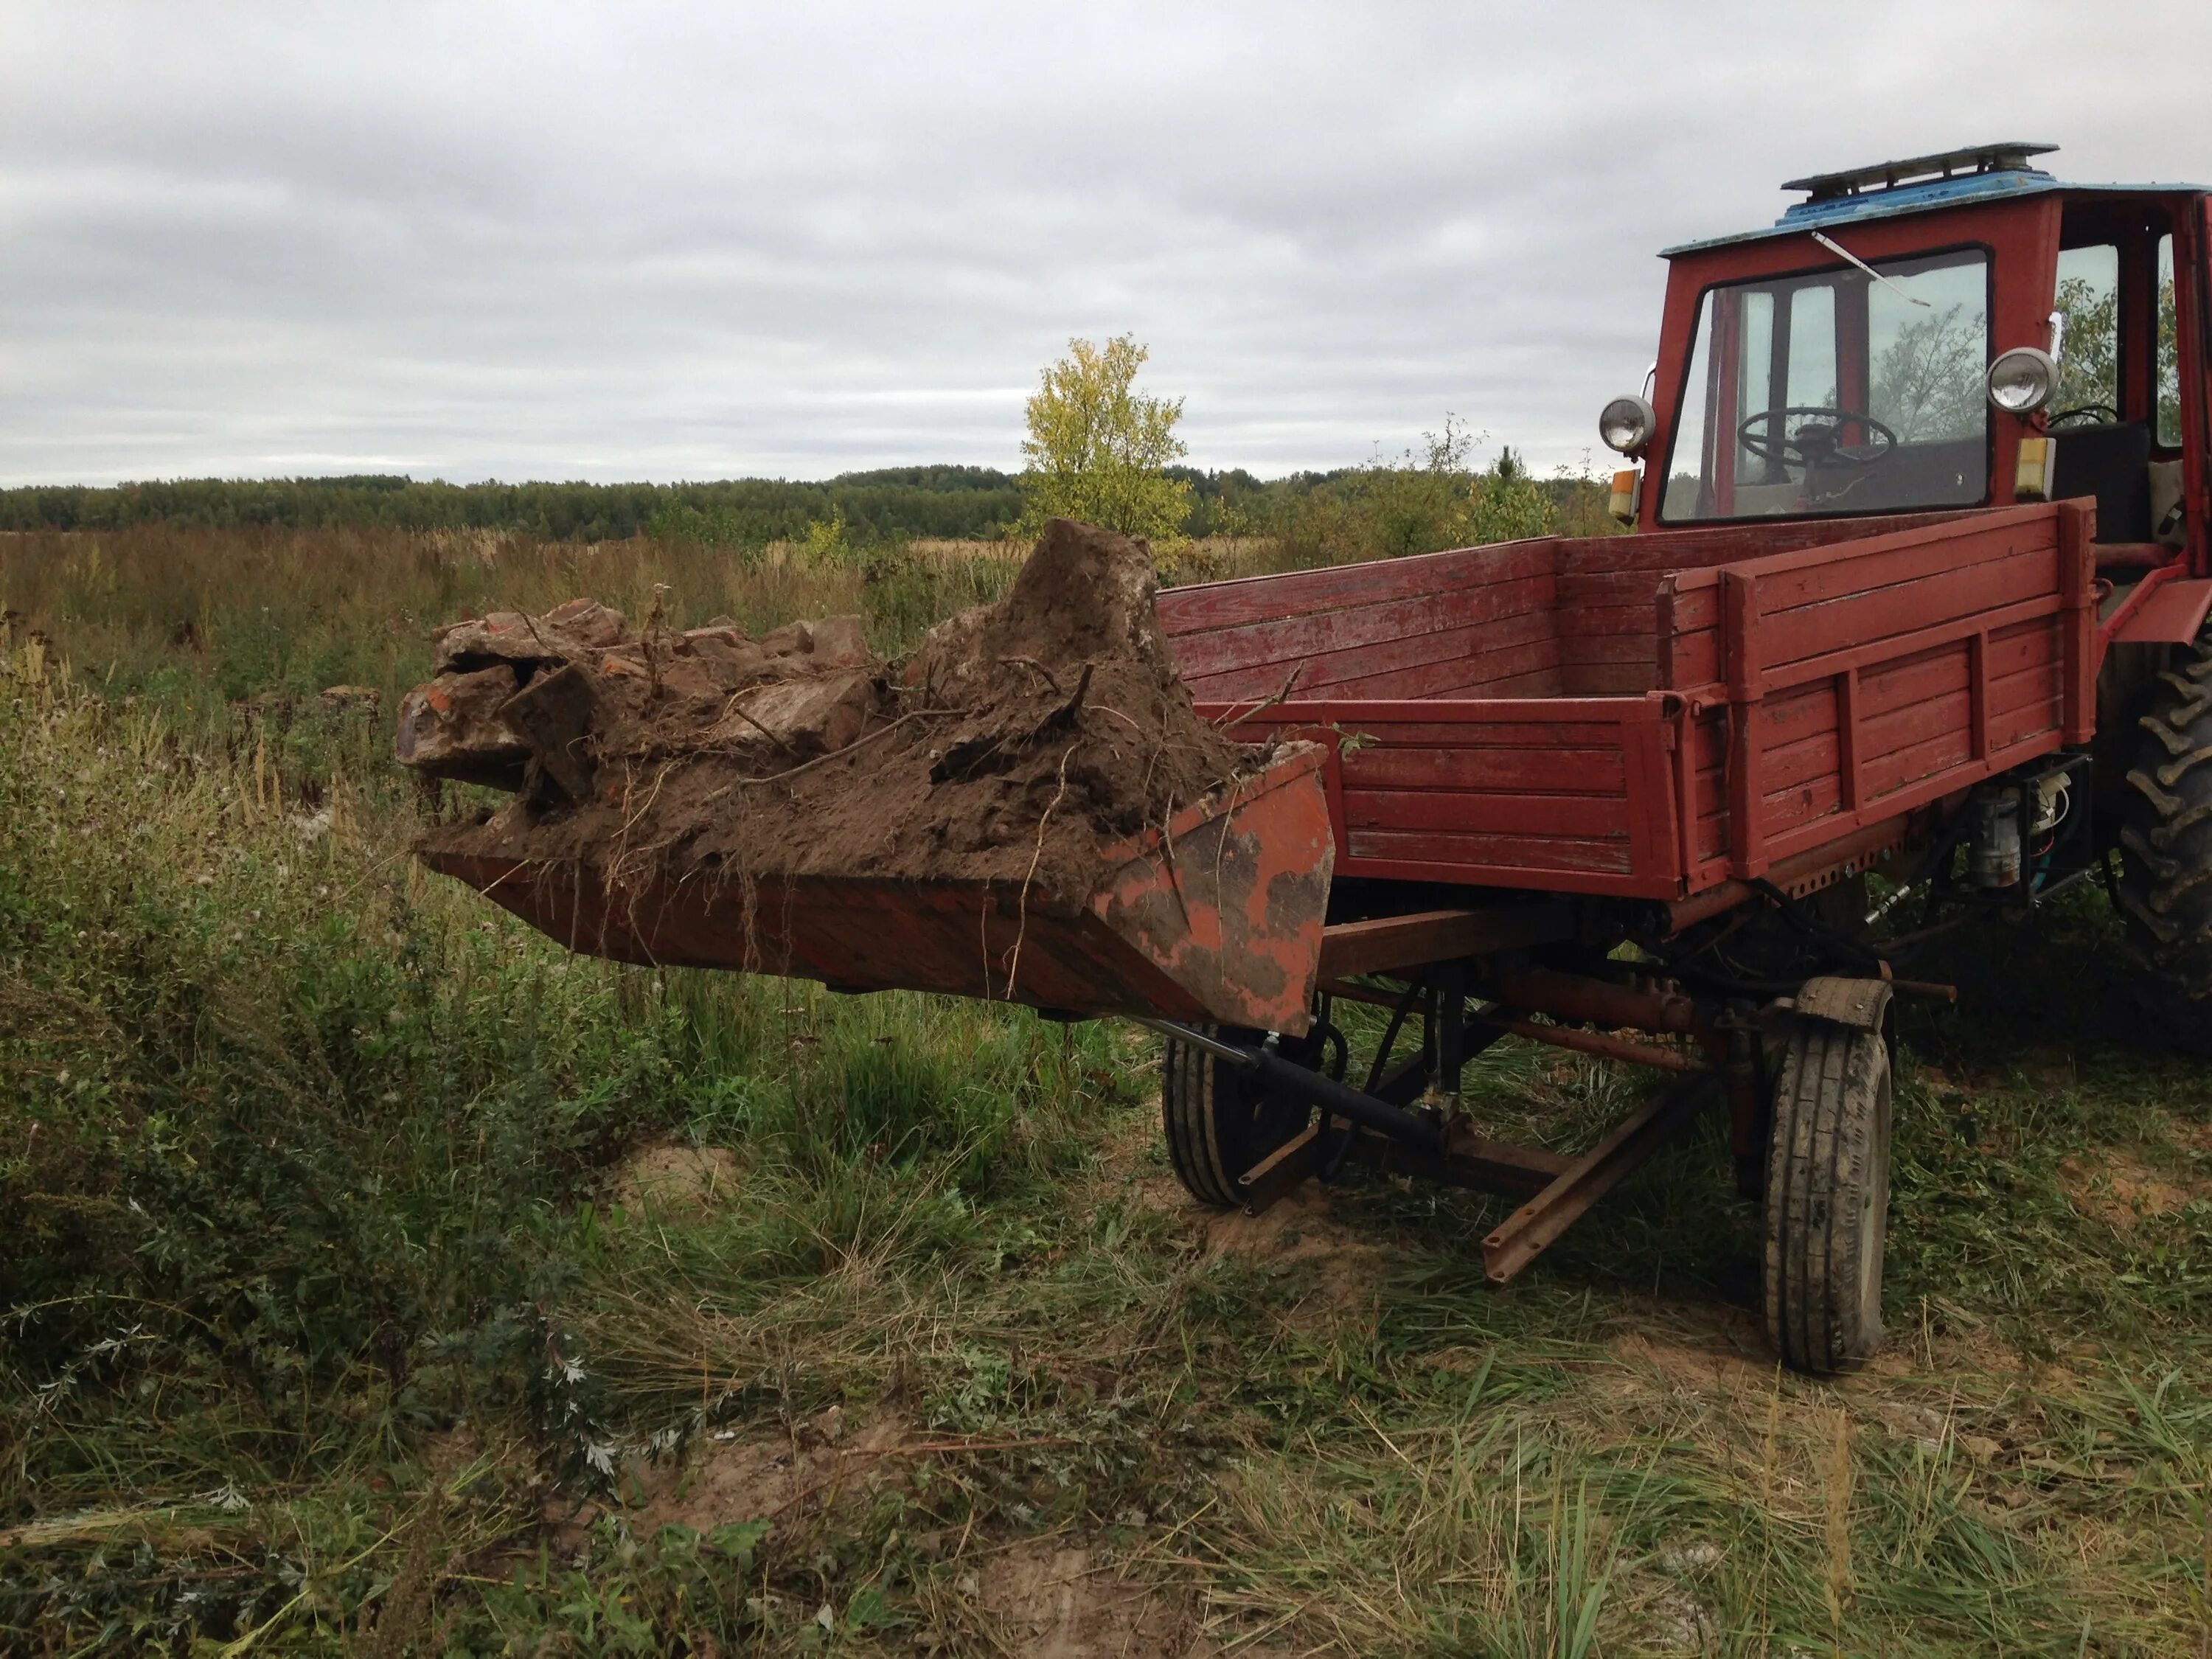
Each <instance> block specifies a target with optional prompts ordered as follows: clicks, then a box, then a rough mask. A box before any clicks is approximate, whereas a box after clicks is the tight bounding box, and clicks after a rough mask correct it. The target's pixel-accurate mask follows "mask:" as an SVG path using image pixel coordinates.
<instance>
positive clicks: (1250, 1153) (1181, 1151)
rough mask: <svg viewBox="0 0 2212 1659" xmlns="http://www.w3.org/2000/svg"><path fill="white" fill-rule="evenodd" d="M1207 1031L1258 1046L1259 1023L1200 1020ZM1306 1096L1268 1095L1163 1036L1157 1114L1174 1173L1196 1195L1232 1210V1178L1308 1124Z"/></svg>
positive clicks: (1239, 1200) (1236, 1199) (1235, 1202)
mask: <svg viewBox="0 0 2212 1659" xmlns="http://www.w3.org/2000/svg"><path fill="white" fill-rule="evenodd" d="M1197 1029H1199V1030H1202V1031H1204V1032H1205V1033H1206V1035H1208V1036H1219V1037H1221V1038H1223V1039H1224V1040H1225V1041H1227V1042H1238V1043H1245V1044H1249V1045H1252V1046H1255V1047H1256V1046H1257V1045H1258V1044H1259V1043H1260V1042H1261V1041H1262V1038H1263V1034H1262V1033H1261V1032H1258V1031H1247V1030H1238V1029H1236V1028H1234V1027H1230V1028H1223V1027H1219V1026H1212V1025H1206V1026H1200V1027H1199V1028H1197ZM1311 1115H1312V1109H1311V1108H1310V1107H1309V1106H1308V1105H1307V1104H1306V1103H1305V1102H1304V1101H1302V1100H1301V1101H1287V1100H1279V1099H1273V1098H1271V1097H1269V1095H1268V1094H1267V1091H1265V1090H1263V1089H1261V1087H1260V1086H1259V1085H1258V1084H1257V1083H1255V1081H1254V1080H1253V1079H1252V1078H1251V1077H1250V1076H1249V1074H1248V1073H1244V1072H1242V1071H1239V1070H1238V1069H1237V1067H1236V1066H1231V1064H1230V1063H1229V1062H1228V1061H1227V1060H1222V1059H1220V1058H1218V1056H1216V1055H1213V1054H1208V1053H1207V1052H1206V1050H1205V1049H1203V1048H1199V1047H1198V1046H1197V1045H1196V1044H1194V1043H1189V1042H1180V1041H1178V1040H1177V1039H1176V1038H1174V1037H1170V1038H1169V1039H1168V1040H1167V1045H1166V1047H1165V1048H1164V1049H1163V1050H1162V1051H1161V1054H1160V1121H1161V1127H1163V1128H1164V1129H1165V1131H1166V1133H1167V1143H1168V1162H1169V1163H1170V1164H1171V1165H1173V1166H1174V1169H1175V1172H1176V1180H1178V1181H1180V1182H1182V1184H1183V1189H1184V1190H1185V1191H1186V1192H1188V1193H1189V1194H1190V1195H1191V1196H1192V1197H1193V1198H1194V1199H1196V1200H1198V1201H1199V1202H1200V1203H1201V1204H1203V1205H1206V1206H1208V1207H1209V1208H1212V1209H1216V1210H1233V1209H1236V1208H1237V1206H1240V1205H1242V1204H1243V1202H1244V1194H1243V1189H1242V1188H1239V1187H1238V1186H1237V1178H1238V1177H1239V1176H1242V1175H1243V1174H1244V1173H1245V1171H1246V1170H1249V1169H1251V1168H1252V1166H1253V1165H1254V1164H1257V1163H1259V1162H1260V1160H1261V1158H1265V1157H1267V1154H1268V1153H1270V1152H1273V1151H1274V1150H1275V1149H1276V1148H1277V1147H1278V1146H1281V1145H1282V1144H1283V1143H1284V1142H1285V1141H1286V1140H1288V1139H1291V1136H1293V1135H1295V1134H1297V1133H1298V1131H1300V1130H1301V1129H1303V1128H1304V1127H1306V1120H1307V1119H1308V1118H1309V1117H1310V1116H1311Z"/></svg>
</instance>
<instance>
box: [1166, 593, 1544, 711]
mask: <svg viewBox="0 0 2212 1659" xmlns="http://www.w3.org/2000/svg"><path fill="white" fill-rule="evenodd" d="M1552 637H1553V617H1552V613H1551V612H1550V611H1545V610H1535V611H1522V612H1518V613H1516V614H1514V615H1510V616H1505V617H1496V618H1493V619H1492V620H1490V621H1487V622H1478V623H1464V624H1461V625H1459V626H1455V627H1451V628H1437V629H1431V630H1427V631H1425V632H1419V633H1410V634H1404V635H1399V636H1397V637H1395V638H1393V639H1386V640H1378V641H1373V642H1371V643H1369V644H1365V645H1358V646H1347V647H1344V648H1343V649H1341V650H1334V651H1317V652H1315V653H1313V654H1311V655H1310V656H1307V657H1304V658H1301V659H1297V660H1296V661H1265V662H1261V661H1255V662H1249V663H1243V664H1240V665H1231V666H1228V667H1217V668H1212V669H1208V670H1204V671H1200V670H1195V669H1193V668H1190V667H1188V665H1182V664H1178V667H1179V668H1180V669H1181V671H1182V679H1183V683H1184V684H1186V685H1188V686H1189V687H1190V688H1191V695H1192V696H1194V697H1196V698H1199V699H1200V700H1204V701H1212V700H1216V699H1219V700H1225V701H1234V700H1236V699H1237V698H1243V697H1252V696H1268V695H1270V694H1272V693H1273V692H1275V691H1279V690H1281V689H1282V686H1283V683H1284V681H1285V680H1286V679H1287V678H1289V677H1290V671H1291V670H1292V669H1293V668H1295V669H1296V670H1297V676H1298V678H1297V685H1296V687H1295V689H1294V695H1295V696H1297V697H1298V699H1299V700H1300V701H1304V700H1305V699H1307V698H1309V697H1311V696H1317V695H1322V694H1326V695H1328V696H1372V695H1376V693H1372V692H1367V691H1362V690H1352V689H1349V688H1352V687H1354V686H1364V685H1365V684H1369V683H1370V682H1387V681H1388V679H1389V676H1390V675H1391V674H1393V673H1395V672H1396V671H1403V670H1413V669H1423V668H1428V667H1430V666H1431V665H1436V664H1439V663H1441V664H1448V665H1455V666H1456V665H1464V664H1479V663H1480V659H1483V658H1484V657H1486V656H1487V655H1489V654H1491V653H1492V652H1495V651H1499V650H1507V649H1513V648H1516V647H1523V646H1527V645H1529V644H1531V643H1534V642H1541V641H1547V640H1549V639H1551V638H1552ZM1383 695H1389V694H1388V693H1384V694H1383Z"/></svg>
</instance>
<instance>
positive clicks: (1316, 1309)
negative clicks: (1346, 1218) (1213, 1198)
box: [1176, 1182, 1384, 1325]
mask: <svg viewBox="0 0 2212 1659" xmlns="http://www.w3.org/2000/svg"><path fill="white" fill-rule="evenodd" d="M1176 1191H1177V1192H1178V1193H1180V1192H1181V1191H1182V1188H1176ZM1191 1212H1192V1215H1193V1217H1194V1220H1195V1222H1196V1225H1197V1231H1198V1235H1199V1239H1200V1248H1201V1249H1203V1251H1204V1252H1205V1255H1206V1258H1207V1259H1208V1260H1219V1259H1221V1258H1224V1257H1229V1258H1233V1259H1235V1260H1237V1261H1246V1262H1249V1263H1251V1264H1253V1265H1254V1266H1256V1267H1262V1268H1264V1269H1265V1270H1266V1271H1267V1273H1268V1274H1269V1276H1270V1277H1274V1276H1282V1277H1285V1278H1287V1277H1291V1276H1293V1275H1296V1276H1297V1277H1299V1278H1302V1279H1309V1280H1310V1285H1309V1287H1308V1288H1307V1290H1306V1293H1305V1294H1304V1296H1303V1297H1301V1298H1300V1299H1299V1301H1298V1302H1297V1305H1296V1306H1295V1307H1294V1308H1293V1309H1292V1310H1291V1313H1290V1315H1289V1317H1290V1320H1291V1322H1292V1323H1293V1324H1298V1325H1336V1324H1342V1323H1344V1322H1347V1321H1349V1320H1353V1319H1358V1318H1365V1317H1368V1316H1371V1315H1372V1314H1373V1312H1374V1310H1375V1308H1376V1300H1377V1297H1378V1294H1379V1293H1378V1291H1377V1290H1376V1281H1377V1280H1378V1279H1380V1278H1381V1276H1382V1273H1383V1265H1384V1256H1383V1250H1382V1249H1381V1247H1380V1246H1379V1245H1377V1244H1376V1243H1372V1242H1370V1240H1368V1239H1365V1238H1364V1237H1360V1236H1359V1235H1358V1234H1356V1233H1354V1232H1352V1231H1351V1230H1349V1229H1348V1228H1346V1226H1345V1225H1343V1224H1342V1223H1341V1222H1340V1221H1338V1220H1337V1219H1336V1218H1335V1215H1334V1209H1333V1206H1332V1203H1331V1200H1330V1197H1329V1192H1328V1188H1326V1187H1323V1186H1321V1185H1319V1184H1318V1183H1316V1182H1306V1183H1305V1184H1304V1186H1301V1187H1299V1188H1297V1189H1295V1190H1294V1191H1292V1192H1291V1193H1289V1194H1285V1196H1284V1197H1283V1198H1282V1199H1281V1200H1279V1201H1278V1202H1276V1203H1275V1204H1273V1205H1272V1206H1269V1207H1268V1208H1267V1210H1266V1211H1264V1212H1261V1214H1259V1215H1255V1216H1253V1215H1246V1214H1245V1213H1244V1212H1243V1211H1242V1210H1226V1211H1224V1210H1206V1209H1200V1208H1198V1207H1197V1206H1191Z"/></svg>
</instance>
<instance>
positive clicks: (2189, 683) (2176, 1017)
mask: <svg viewBox="0 0 2212 1659" xmlns="http://www.w3.org/2000/svg"><path fill="white" fill-rule="evenodd" d="M2136 726H2137V727H2138V728H2139V735H2138V736H2137V738H2136V754H2135V764H2134V765H2133V767H2132V768H2130V770H2129V772H2128V778H2127V781H2128V789H2127V793H2126V797H2125V801H2126V804H2125V806H2124V809H2123V811H2122V813H2121V817H2120V877H2119V884H2118V885H2119V896H2120V912H2121V919H2122V921H2123V922H2124V926H2125V928H2126V934H2127V949H2128V955H2129V957H2130V958H2131V960H2132V963H2133V966H2134V968H2135V972H2134V973H2133V974H2132V975H2130V985H2129V988H2130V991H2131V992H2132V993H2133V994H2134V997H2135V1000H2136V1004H2137V1006H2140V1007H2141V1008H2142V1011H2143V1012H2145V1013H2146V1014H2147V1015H2148V1016H2149V1018H2150V1020H2151V1023H2152V1025H2153V1027H2154V1029H2155V1030H2157V1032H2158V1033H2159V1035H2160V1038H2161V1039H2162V1040H2163V1041H2165V1042H2169V1043H2171V1044H2172V1046H2174V1047H2175V1048H2180V1049H2182V1050H2183V1051H2184V1052H2185V1053H2189V1054H2197V1055H2199V1056H2206V1057H2212V647H2208V646H2206V645H2204V644H2199V645H2197V647H2194V648H2193V649H2191V650H2189V651H2186V652H2182V651H2177V652H2176V653H2174V665H2173V666H2172V668H2170V669H2168V670H2167V671H2166V672H2165V673H2163V674H2160V676H2159V677H2158V680H2157V682H2156V683H2155V684H2153V686H2152V687H2151V689H2150V697H2149V700H2148V708H2147V710H2146V711H2145V712H2144V713H2143V714H2142V716H2141V717H2140V718H2139V719H2138V720H2136Z"/></svg>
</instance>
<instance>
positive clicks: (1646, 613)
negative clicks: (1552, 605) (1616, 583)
mask: <svg viewBox="0 0 2212 1659" xmlns="http://www.w3.org/2000/svg"><path fill="white" fill-rule="evenodd" d="M1657 597H1658V596H1657V594H1656V591H1655V592H1653V593H1652V594H1651V595H1650V596H1649V597H1647V598H1646V599H1645V600H1644V603H1643V604H1642V605H1577V604H1575V603H1574V602H1573V601H1572V600H1571V599H1569V597H1568V596H1567V595H1566V594H1565V593H1562V594H1560V595H1559V605H1558V615H1559V635H1560V637H1561V638H1563V639H1565V638H1568V637H1570V636H1573V637H1583V636H1587V635H1602V634H1647V635H1648V634H1651V633H1654V632H1656V629H1657V613H1656V611H1654V610H1653V609H1652V604H1653V601H1654V600H1656V598H1657Z"/></svg>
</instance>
